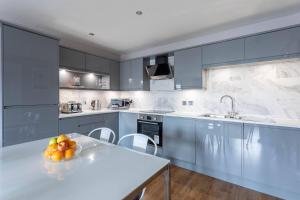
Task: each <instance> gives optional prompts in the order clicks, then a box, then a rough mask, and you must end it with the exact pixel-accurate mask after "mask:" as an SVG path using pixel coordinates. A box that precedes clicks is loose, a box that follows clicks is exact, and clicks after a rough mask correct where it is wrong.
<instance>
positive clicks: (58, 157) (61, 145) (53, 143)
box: [43, 134, 81, 162]
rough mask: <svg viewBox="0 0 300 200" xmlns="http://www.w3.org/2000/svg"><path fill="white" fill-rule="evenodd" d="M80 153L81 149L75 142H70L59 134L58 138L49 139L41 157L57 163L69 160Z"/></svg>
mask: <svg viewBox="0 0 300 200" xmlns="http://www.w3.org/2000/svg"><path fill="white" fill-rule="evenodd" d="M80 152H81V147H80V145H78V144H77V143H76V141H74V140H71V139H70V138H69V137H68V136H66V135H64V134H61V135H59V136H58V137H54V138H51V139H50V141H49V144H48V146H47V148H46V149H45V150H44V153H43V155H44V157H45V158H47V159H48V160H51V161H54V162H59V161H62V160H71V159H72V158H73V157H74V156H76V155H78V154H79V153H80Z"/></svg>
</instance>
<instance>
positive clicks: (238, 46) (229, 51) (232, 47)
mask: <svg viewBox="0 0 300 200" xmlns="http://www.w3.org/2000/svg"><path fill="white" fill-rule="evenodd" d="M244 41H245V40H244V39H235V40H230V41H224V42H218V43H215V44H210V45H206V46H203V47H202V50H203V53H202V55H203V66H211V65H212V66H213V65H217V64H219V65H220V64H225V63H233V62H237V61H242V60H243V59H244V47H245V46H244Z"/></svg>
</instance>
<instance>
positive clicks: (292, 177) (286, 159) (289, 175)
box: [243, 124, 300, 199]
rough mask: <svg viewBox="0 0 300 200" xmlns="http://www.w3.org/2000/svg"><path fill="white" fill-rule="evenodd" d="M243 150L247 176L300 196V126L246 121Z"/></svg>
mask: <svg viewBox="0 0 300 200" xmlns="http://www.w3.org/2000/svg"><path fill="white" fill-rule="evenodd" d="M243 151H244V159H243V176H244V178H245V179H248V180H251V181H254V182H257V183H261V184H263V185H267V186H271V187H275V188H277V189H278V190H285V191H287V192H286V193H287V194H290V195H291V194H292V193H296V194H298V197H300V191H299V185H300V129H295V128H284V127H275V126H264V125H253V124H245V129H244V142H243ZM286 198H287V199H289V198H291V197H288V196H286Z"/></svg>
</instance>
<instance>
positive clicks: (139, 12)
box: [135, 10, 143, 15]
mask: <svg viewBox="0 0 300 200" xmlns="http://www.w3.org/2000/svg"><path fill="white" fill-rule="evenodd" d="M135 14H137V15H142V14H143V12H142V11H141V10H137V11H136V12H135Z"/></svg>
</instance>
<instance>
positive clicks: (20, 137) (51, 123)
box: [3, 105, 58, 146]
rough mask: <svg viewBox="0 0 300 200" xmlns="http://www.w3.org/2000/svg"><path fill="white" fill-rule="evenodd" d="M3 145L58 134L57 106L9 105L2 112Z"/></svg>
mask: <svg viewBox="0 0 300 200" xmlns="http://www.w3.org/2000/svg"><path fill="white" fill-rule="evenodd" d="M3 115H4V116H3V127H4V130H3V145H4V146H8V145H13V144H19V143H23V142H29V141H34V140H39V139H43V138H48V137H52V136H57V135H58V107H57V106H56V105H53V106H24V107H19V106H16V107H10V108H7V109H4V112H3Z"/></svg>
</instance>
